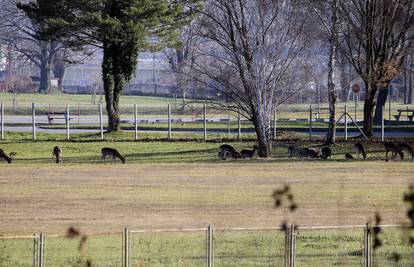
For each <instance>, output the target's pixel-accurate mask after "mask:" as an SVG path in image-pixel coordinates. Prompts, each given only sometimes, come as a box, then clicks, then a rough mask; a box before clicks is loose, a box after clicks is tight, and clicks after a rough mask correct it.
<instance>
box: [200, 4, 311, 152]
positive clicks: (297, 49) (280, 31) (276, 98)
mask: <svg viewBox="0 0 414 267" xmlns="http://www.w3.org/2000/svg"><path fill="white" fill-rule="evenodd" d="M298 2H299V1H298ZM296 4H297V2H296V1H282V0H280V1H278V0H276V1H275V0H260V1H259V0H238V1H232V0H211V1H208V3H207V4H206V6H205V9H204V12H203V15H202V18H200V28H199V35H200V37H201V38H202V45H201V46H200V47H199V48H198V49H197V51H196V55H195V60H194V62H193V63H192V67H193V71H194V72H193V74H194V78H195V79H197V80H198V81H200V82H203V83H204V84H205V85H207V86H209V87H211V88H214V89H216V90H218V91H220V92H221V93H222V94H224V95H225V96H226V97H227V98H228V99H229V100H231V102H233V103H234V107H233V108H234V109H235V110H240V112H241V113H242V114H243V116H245V117H246V118H248V119H249V120H250V121H251V122H252V123H253V125H254V128H255V132H256V136H257V140H258V145H259V155H260V157H270V156H271V139H272V137H271V135H270V133H271V131H270V129H271V120H272V116H273V112H274V110H275V108H276V106H277V105H278V104H279V103H281V102H283V100H284V99H286V98H288V97H289V95H291V93H289V92H288V89H289V87H288V84H289V83H290V82H291V81H292V80H293V77H292V76H290V75H289V74H290V73H291V72H290V71H291V70H292V69H293V68H294V67H297V66H295V62H296V60H297V59H298V57H299V55H301V53H302V52H303V50H304V46H305V43H306V42H303V40H305V38H304V35H305V31H304V26H305V20H306V16H305V14H303V13H301V12H302V9H300V8H297V6H296Z"/></svg>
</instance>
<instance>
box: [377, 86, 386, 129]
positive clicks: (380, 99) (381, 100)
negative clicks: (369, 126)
mask: <svg viewBox="0 0 414 267" xmlns="http://www.w3.org/2000/svg"><path fill="white" fill-rule="evenodd" d="M387 96H388V89H381V90H379V92H378V96H377V105H376V107H375V115H374V122H375V123H380V122H381V119H382V113H383V112H384V111H383V107H384V105H385V103H386V102H387Z"/></svg>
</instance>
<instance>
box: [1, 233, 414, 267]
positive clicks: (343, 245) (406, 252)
mask: <svg viewBox="0 0 414 267" xmlns="http://www.w3.org/2000/svg"><path fill="white" fill-rule="evenodd" d="M285 228H286V229H285ZM285 228H225V229H224V228H213V227H210V226H209V227H207V228H198V229H169V230H162V229H160V230H135V231H130V230H128V229H125V230H124V231H123V232H122V234H121V233H112V234H99V235H90V236H75V237H73V236H72V237H70V238H69V237H63V236H47V235H44V234H36V235H35V236H33V237H31V236H26V237H0V266H33V267H44V266H86V265H85V264H86V263H87V262H89V263H90V264H92V266H123V267H131V266H208V267H212V266H286V267H290V266H364V267H371V266H414V246H413V242H412V239H410V238H409V237H410V236H411V234H412V233H411V232H410V231H412V230H413V228H412V227H407V226H396V225H394V226H376V228H380V229H381V231H380V234H379V235H378V238H379V239H380V245H379V246H378V245H374V244H378V243H377V241H378V240H377V241H374V239H375V238H376V237H374V234H373V233H374V232H375V231H374V227H370V226H368V225H367V226H342V227H297V226H294V225H290V226H288V227H285Z"/></svg>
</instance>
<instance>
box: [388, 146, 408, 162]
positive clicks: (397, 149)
mask: <svg viewBox="0 0 414 267" xmlns="http://www.w3.org/2000/svg"><path fill="white" fill-rule="evenodd" d="M384 147H385V161H388V152H390V151H391V153H392V159H395V157H397V154H398V155H400V159H404V153H403V152H402V149H401V148H400V147H399V146H397V145H396V144H394V143H391V142H385V143H384Z"/></svg>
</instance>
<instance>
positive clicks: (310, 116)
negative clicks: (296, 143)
mask: <svg viewBox="0 0 414 267" xmlns="http://www.w3.org/2000/svg"><path fill="white" fill-rule="evenodd" d="M311 140H312V105H310V106H309V141H311Z"/></svg>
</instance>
